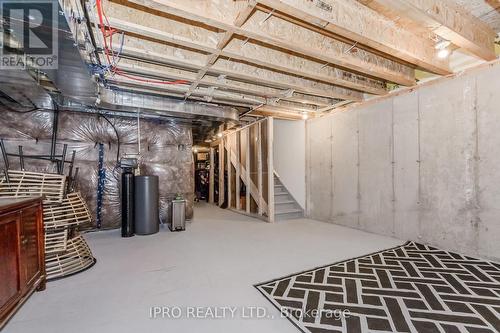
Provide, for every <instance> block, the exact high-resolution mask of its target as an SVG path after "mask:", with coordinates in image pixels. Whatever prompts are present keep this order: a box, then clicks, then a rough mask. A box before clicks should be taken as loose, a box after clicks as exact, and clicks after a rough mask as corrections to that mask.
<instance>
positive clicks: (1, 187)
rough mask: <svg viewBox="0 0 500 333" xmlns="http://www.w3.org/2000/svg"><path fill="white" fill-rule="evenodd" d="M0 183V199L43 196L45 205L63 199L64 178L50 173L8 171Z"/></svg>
mask: <svg viewBox="0 0 500 333" xmlns="http://www.w3.org/2000/svg"><path fill="white" fill-rule="evenodd" d="M7 172H8V175H9V182H7V180H6V177H5V175H4V176H3V177H2V179H1V181H0V197H10V198H29V197H38V196H45V199H44V202H45V203H60V202H62V200H63V197H64V189H65V185H66V176H64V175H58V174H50V173H40V172H28V171H19V170H8V171H7Z"/></svg>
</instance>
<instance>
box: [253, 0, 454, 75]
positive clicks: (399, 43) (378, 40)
mask: <svg viewBox="0 0 500 333" xmlns="http://www.w3.org/2000/svg"><path fill="white" fill-rule="evenodd" d="M258 3H260V4H263V5H265V6H268V7H271V8H274V9H276V10H278V11H281V12H284V13H286V14H288V15H290V16H292V17H296V18H299V19H301V20H303V21H306V22H310V23H311V24H313V25H316V26H319V27H321V28H323V29H326V30H328V31H331V32H333V33H335V34H338V35H341V36H343V37H345V38H348V39H350V40H353V41H356V42H359V43H360V44H363V45H366V46H368V47H371V48H373V49H376V50H379V51H381V52H383V53H386V54H391V55H394V56H396V57H398V58H400V59H402V60H403V61H406V62H408V63H411V64H414V65H416V66H419V67H421V68H423V69H425V70H427V71H430V72H433V73H436V74H441V75H446V74H450V73H451V71H450V68H449V66H448V62H447V61H446V60H444V59H439V58H437V57H436V56H435V49H434V44H433V43H432V41H431V40H430V39H424V38H422V37H419V36H416V35H414V34H412V33H411V32H409V31H407V30H404V29H402V28H400V27H398V26H397V25H395V24H394V22H393V21H391V20H389V19H388V18H386V17H384V16H382V15H380V14H378V13H376V12H375V11H373V10H371V9H370V8H367V7H365V6H363V5H362V4H360V3H358V2H356V1H355V0H321V4H322V5H321V6H318V5H316V2H313V1H302V0H258Z"/></svg>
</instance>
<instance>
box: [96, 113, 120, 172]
mask: <svg viewBox="0 0 500 333" xmlns="http://www.w3.org/2000/svg"><path fill="white" fill-rule="evenodd" d="M99 116H100V117H103V118H104V120H106V121H107V122H108V124H110V125H111V127H113V129H114V130H115V134H116V140H117V146H118V147H117V151H116V165H118V164H119V163H120V146H121V143H120V135H119V134H118V130H117V129H116V127H115V125H114V124H113V123H112V122H111V120H109V118H108V117H106V116H105V115H103V114H101V113H99Z"/></svg>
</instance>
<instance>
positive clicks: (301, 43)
mask: <svg viewBox="0 0 500 333" xmlns="http://www.w3.org/2000/svg"><path fill="white" fill-rule="evenodd" d="M242 2H243V3H245V1H238V2H234V1H230V0H225V1H219V2H213V1H198V0H183V1H177V0H130V1H129V3H134V4H137V5H140V6H141V7H140V8H142V9H144V10H147V9H148V8H152V9H154V10H155V11H160V12H163V13H167V14H169V15H175V16H177V17H179V18H187V19H189V20H193V21H196V22H200V23H203V24H206V25H208V26H211V27H214V28H217V29H221V30H223V31H226V32H229V33H232V34H236V35H240V36H243V37H245V38H250V39H253V40H256V41H259V42H261V43H265V44H266V45H268V46H272V47H277V48H281V49H284V50H287V51H290V52H293V53H297V54H300V55H302V56H304V57H309V58H311V59H316V60H317V61H321V62H323V63H325V64H330V65H331V66H336V67H339V68H344V69H347V70H350V71H354V72H356V73H359V74H361V75H368V76H371V77H375V78H379V79H383V80H386V81H390V82H395V83H398V84H401V85H413V84H414V83H415V79H414V71H413V70H412V69H411V68H409V67H407V66H405V65H402V64H400V63H397V62H394V61H392V60H389V59H386V58H384V57H381V56H378V55H375V54H370V53H368V52H366V51H364V50H361V49H359V50H358V49H357V50H356V52H352V53H346V52H345V51H347V50H349V49H351V50H352V44H347V43H344V42H341V41H338V40H335V39H333V38H330V37H326V36H324V35H321V34H319V33H316V32H314V31H312V30H308V29H305V28H302V27H300V26H297V25H290V24H289V23H287V22H286V21H285V20H282V19H278V18H276V17H272V16H271V17H269V18H266V19H253V17H252V18H250V19H248V20H247V21H246V23H244V24H243V25H242V26H241V27H239V26H237V25H236V24H234V22H230V21H229V19H228V18H227V17H232V16H234V15H231V10H230V9H232V7H234V6H235V5H234V4H235V3H242ZM231 4H232V7H231V6H230V5H231ZM221 8H222V9H221ZM222 10H224V11H225V12H226V13H227V15H226V16H227V17H226V16H224V15H221V11H222ZM233 12H234V9H233ZM259 13H260V15H261V17H262V15H263V16H264V17H267V15H268V14H265V13H262V12H259V11H256V14H255V15H254V16H258V15H259ZM291 29H293V30H291ZM284 31H285V32H287V33H282V32H284ZM337 80H338V81H337V82H336V84H337V85H341V86H345V87H348V88H352V89H358V90H362V86H361V87H353V86H352V83H350V81H354V82H356V80H347V79H345V78H343V77H340V78H337ZM361 84H362V82H361ZM362 91H364V90H362Z"/></svg>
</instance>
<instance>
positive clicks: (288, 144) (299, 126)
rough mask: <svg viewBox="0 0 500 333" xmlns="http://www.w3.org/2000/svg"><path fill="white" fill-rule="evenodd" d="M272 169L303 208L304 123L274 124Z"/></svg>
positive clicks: (304, 198) (304, 167) (277, 120)
mask: <svg viewBox="0 0 500 333" xmlns="http://www.w3.org/2000/svg"><path fill="white" fill-rule="evenodd" d="M273 124H274V128H273V129H274V141H273V148H274V161H273V162H274V169H275V170H276V172H277V173H278V175H279V176H280V179H281V181H282V182H283V184H284V185H285V186H286V188H287V189H288V191H290V193H291V194H292V196H293V197H294V198H295V200H297V203H298V204H299V205H301V206H302V208H304V207H305V203H306V161H305V151H306V146H305V145H306V127H305V121H303V120H297V121H290V120H280V119H275V120H274V122H273Z"/></svg>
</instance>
